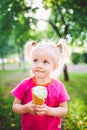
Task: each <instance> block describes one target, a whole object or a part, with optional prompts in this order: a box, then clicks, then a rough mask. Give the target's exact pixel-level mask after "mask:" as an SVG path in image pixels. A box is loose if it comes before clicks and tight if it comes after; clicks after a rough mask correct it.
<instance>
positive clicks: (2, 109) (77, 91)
mask: <svg viewBox="0 0 87 130" xmlns="http://www.w3.org/2000/svg"><path fill="white" fill-rule="evenodd" d="M28 76H29V72H27V71H26V72H24V71H23V70H10V71H9V70H8V71H0V130H7V129H8V130H12V129H13V130H20V115H17V114H14V113H13V112H12V110H11V107H12V102H13V99H14V98H13V96H12V95H11V93H10V91H11V90H12V89H13V88H14V87H15V86H16V85H17V84H18V83H19V82H20V81H21V80H22V79H24V78H26V77H28ZM60 79H61V80H62V82H64V84H65V86H66V88H67V91H68V93H69V95H70V101H69V103H68V105H69V110H68V114H67V115H66V116H65V117H64V119H63V130H87V74H86V73H69V79H70V80H69V82H65V81H64V80H63V76H61V77H60Z"/></svg>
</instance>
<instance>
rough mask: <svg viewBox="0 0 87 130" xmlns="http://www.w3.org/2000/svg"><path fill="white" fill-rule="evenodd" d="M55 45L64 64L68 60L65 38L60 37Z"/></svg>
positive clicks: (68, 51) (68, 50) (68, 53)
mask: <svg viewBox="0 0 87 130" xmlns="http://www.w3.org/2000/svg"><path fill="white" fill-rule="evenodd" d="M57 47H58V48H59V50H60V56H61V62H62V64H63V65H64V64H66V63H67V62H68V61H69V57H70V49H69V47H68V45H67V41H66V40H65V39H60V40H59V42H58V44H57Z"/></svg>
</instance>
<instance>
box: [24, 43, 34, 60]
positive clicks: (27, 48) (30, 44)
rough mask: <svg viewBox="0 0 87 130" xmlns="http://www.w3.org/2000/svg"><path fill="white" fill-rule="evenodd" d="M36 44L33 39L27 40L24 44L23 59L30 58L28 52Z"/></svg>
mask: <svg viewBox="0 0 87 130" xmlns="http://www.w3.org/2000/svg"><path fill="white" fill-rule="evenodd" d="M35 45H36V43H35V42H34V41H28V42H27V43H26V44H25V46H24V59H25V61H28V62H29V60H30V53H31V50H32V48H33V47H34V46H35Z"/></svg>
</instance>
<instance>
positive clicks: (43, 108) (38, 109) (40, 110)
mask: <svg viewBox="0 0 87 130" xmlns="http://www.w3.org/2000/svg"><path fill="white" fill-rule="evenodd" d="M48 108H49V107H48V106H47V105H46V104H43V105H36V106H35V113H36V115H47V112H48Z"/></svg>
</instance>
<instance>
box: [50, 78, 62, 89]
mask: <svg viewBox="0 0 87 130" xmlns="http://www.w3.org/2000/svg"><path fill="white" fill-rule="evenodd" d="M52 84H54V86H56V87H57V86H58V87H64V84H63V82H61V81H60V80H56V79H54V81H53V83H52Z"/></svg>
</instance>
